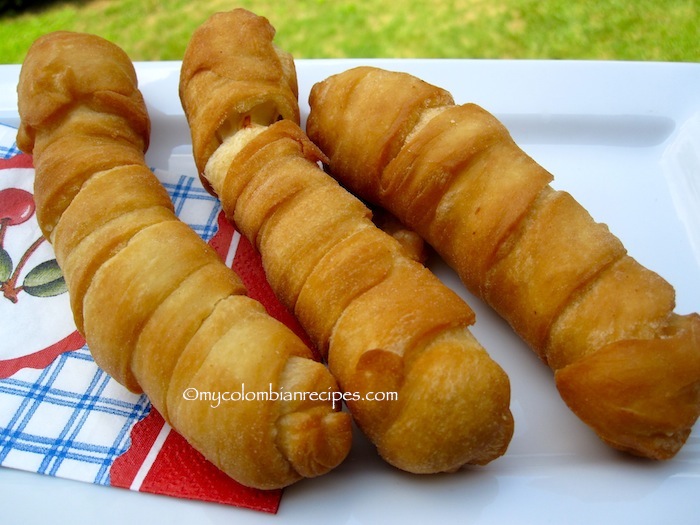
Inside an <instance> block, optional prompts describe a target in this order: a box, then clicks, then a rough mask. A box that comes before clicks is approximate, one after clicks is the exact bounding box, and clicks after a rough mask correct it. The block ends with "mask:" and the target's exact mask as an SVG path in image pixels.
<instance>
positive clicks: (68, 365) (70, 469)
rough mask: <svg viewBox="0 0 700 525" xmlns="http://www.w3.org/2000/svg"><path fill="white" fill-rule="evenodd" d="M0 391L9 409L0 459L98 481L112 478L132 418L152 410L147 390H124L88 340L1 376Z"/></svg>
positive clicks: (1, 435) (126, 444)
mask: <svg viewBox="0 0 700 525" xmlns="http://www.w3.org/2000/svg"><path fill="white" fill-rule="evenodd" d="M77 378H79V380H76V379H77ZM0 396H2V400H3V413H4V412H5V411H6V410H7V409H8V408H10V407H11V408H12V410H13V412H14V413H13V414H11V416H10V417H9V418H7V415H8V414H5V413H4V414H3V416H5V417H2V420H3V426H2V427H1V428H0V464H2V465H6V466H14V467H18V468H22V467H23V466H24V465H27V464H32V465H33V466H34V468H35V470H36V472H38V473H40V474H47V475H51V476H59V477H66V478H71V479H80V480H82V481H89V482H92V483H97V484H108V483H109V468H110V466H111V465H112V462H113V461H114V459H116V458H117V457H118V456H119V455H121V454H122V453H124V452H125V451H126V450H127V449H128V447H129V443H130V441H129V433H130V431H131V428H132V426H133V424H134V423H135V422H136V421H139V420H140V419H141V418H143V417H144V416H145V415H146V414H147V413H148V411H149V410H150V404H149V402H148V400H147V398H146V397H145V396H137V395H134V394H130V393H127V392H125V391H124V390H123V388H122V387H121V386H119V385H118V384H116V382H115V381H114V380H113V379H111V378H110V377H109V376H108V375H107V374H105V373H104V372H103V371H102V370H101V369H99V368H98V367H97V366H96V365H95V363H94V361H93V360H92V357H91V356H90V352H89V350H88V349H87V347H83V348H82V349H80V350H76V351H74V352H67V353H65V354H61V355H60V356H59V357H58V358H56V359H55V360H54V361H53V363H51V365H49V366H48V367H47V368H45V369H43V370H40V371H35V370H31V371H20V372H18V373H17V374H15V376H13V377H10V378H8V379H4V380H2V381H0Z"/></svg>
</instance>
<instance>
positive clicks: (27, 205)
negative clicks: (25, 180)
mask: <svg viewBox="0 0 700 525" xmlns="http://www.w3.org/2000/svg"><path fill="white" fill-rule="evenodd" d="M34 208H35V206H34V198H33V197H32V194H31V193H29V192H28V191H24V190H21V189H19V188H5V189H4V190H0V222H2V223H3V224H4V225H7V226H14V225H17V224H22V223H23V222H25V221H27V220H29V219H30V218H31V216H32V215H34Z"/></svg>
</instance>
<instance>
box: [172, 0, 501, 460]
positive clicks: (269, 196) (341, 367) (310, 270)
mask: <svg viewBox="0 0 700 525" xmlns="http://www.w3.org/2000/svg"><path fill="white" fill-rule="evenodd" d="M273 36H274V29H273V28H272V26H271V25H270V24H269V22H268V21H267V20H266V19H264V18H262V17H259V16H257V15H255V14H253V13H250V12H248V11H245V10H242V9H238V10H234V11H231V12H227V13H219V14H217V15H214V16H213V17H211V18H210V19H209V20H208V21H207V22H206V23H205V24H204V25H203V26H202V27H201V28H200V29H198V30H197V31H196V32H195V33H194V35H193V36H192V39H191V41H190V43H189V45H188V47H187V51H186V53H185V56H184V60H183V65H182V73H181V79H180V97H181V100H182V103H183V107H184V109H185V114H186V115H187V118H188V120H189V124H190V127H191V129H192V142H193V151H194V156H195V161H196V163H197V166H198V168H199V170H200V172H201V174H202V176H203V177H204V178H205V179H206V181H207V184H209V187H210V188H211V189H212V191H213V192H214V193H215V194H216V195H218V196H219V198H220V199H221V202H222V205H223V208H224V210H225V212H226V214H227V216H228V218H229V219H230V220H232V221H233V222H234V223H235V225H236V227H237V228H238V229H239V230H240V231H241V233H242V234H243V235H245V236H246V237H247V238H248V239H249V240H250V241H251V242H252V244H253V245H254V246H255V247H256V248H257V249H258V250H259V251H260V253H261V257H262V261H263V266H264V268H265V272H266V275H267V278H268V280H269V282H270V284H271V286H272V288H273V290H274V291H275V293H276V294H277V295H278V297H280V299H281V300H282V302H283V303H284V304H286V306H287V307H288V308H289V309H290V311H292V312H293V313H294V314H295V315H296V316H297V318H298V319H299V321H300V322H301V324H302V326H303V327H304V328H305V330H306V331H307V332H308V334H309V336H310V338H311V339H312V341H313V342H314V344H315V345H316V346H317V347H318V348H319V350H320V351H321V353H322V355H323V356H324V357H325V358H326V359H327V361H328V365H329V368H330V370H331V372H332V373H333V375H334V376H335V377H336V378H337V380H338V383H339V385H340V387H341V389H342V390H343V391H344V393H345V400H346V401H347V406H348V407H349V410H350V412H351V413H352V415H353V417H354V418H355V421H356V422H357V423H358V426H359V427H360V428H361V429H362V430H363V431H364V432H365V434H366V435H367V436H368V437H369V438H370V440H371V441H372V442H373V443H374V445H375V446H376V447H377V450H378V452H379V454H380V455H381V456H382V457H383V458H384V459H385V460H386V461H388V462H389V463H390V464H392V465H394V466H396V467H398V468H400V469H403V470H406V471H409V472H414V473H435V472H442V471H454V470H457V469H459V468H460V467H461V466H463V465H465V464H485V463H487V462H489V461H491V460H493V459H495V458H497V457H499V456H501V455H502V454H503V453H504V452H505V450H506V447H507V445H508V443H509V441H510V438H511V436H512V432H513V421H512V416H511V413H510V410H509V401H510V386H509V381H508V378H507V376H506V375H505V373H504V372H503V370H502V369H501V368H500V367H499V366H498V365H497V364H496V363H495V362H494V361H493V360H492V359H491V358H490V356H489V355H488V354H487V353H486V351H485V350H484V349H483V347H482V346H481V345H480V344H479V343H478V342H477V340H476V339H475V338H474V336H473V335H472V334H471V333H470V331H469V326H470V325H471V324H472V323H473V321H474V314H473V312H472V311H471V309H470V308H469V307H468V306H467V305H466V304H465V303H464V301H463V300H461V299H460V298H459V296H458V295H457V294H455V293H454V292H453V291H452V290H450V289H449V288H447V287H446V286H444V285H443V284H442V283H441V282H440V281H439V280H438V279H437V278H436V277H435V276H434V275H433V274H432V273H431V272H430V271H429V270H427V269H426V268H425V267H424V266H422V265H421V264H419V263H418V262H417V261H416V260H414V258H413V257H412V256H409V255H408V253H409V252H408V251H407V250H406V248H405V247H403V246H402V245H401V244H400V243H399V242H398V241H397V240H396V239H395V238H393V237H392V236H390V235H389V234H387V233H385V232H383V231H382V230H380V229H378V228H377V227H376V226H375V225H374V224H373V223H372V221H371V214H370V212H369V210H368V208H367V207H366V206H365V205H364V204H363V203H361V202H360V201H359V200H358V199H356V198H355V197H353V196H352V195H350V194H349V193H348V192H347V191H345V190H344V189H343V188H341V187H340V186H339V185H338V184H337V183H336V182H335V181H334V180H333V179H332V178H330V177H329V176H328V175H327V174H326V173H324V171H323V170H322V169H321V167H320V166H319V162H321V161H324V160H326V159H325V157H324V156H323V155H322V154H321V152H320V151H319V150H318V148H316V147H315V146H314V145H313V144H312V143H311V142H310V141H309V139H308V138H307V137H306V135H305V134H304V133H303V131H302V130H301V129H300V128H299V125H298V123H299V112H298V107H297V104H296V96H297V95H296V93H297V91H296V85H295V79H296V76H295V73H294V71H293V61H292V60H291V57H290V56H289V55H288V54H286V53H284V52H283V51H281V50H279V49H277V48H276V47H275V46H274V45H273V42H272V40H273Z"/></svg>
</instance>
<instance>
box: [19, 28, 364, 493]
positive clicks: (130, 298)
mask: <svg viewBox="0 0 700 525" xmlns="http://www.w3.org/2000/svg"><path fill="white" fill-rule="evenodd" d="M18 95H19V98H18V103H19V113H20V117H21V126H20V129H19V132H18V137H17V141H18V145H19V147H20V148H21V149H22V150H23V151H25V152H27V153H32V154H33V155H34V164H35V171H36V180H35V198H36V203H37V217H38V220H39V224H40V227H41V229H42V231H43V232H44V235H45V236H46V237H47V239H48V240H49V241H50V242H51V243H52V244H53V247H54V250H55V252H56V258H57V261H58V263H59V265H60V267H61V269H62V270H63V273H64V276H65V279H66V283H67V285H68V290H69V294H70V301H71V307H72V310H73V313H74V318H75V321H76V325H77V327H78V329H79V330H80V332H81V333H82V334H83V335H84V336H85V338H86V341H87V344H88V346H89V348H90V351H91V353H92V355H93V357H94V359H95V361H96V363H97V364H98V365H99V366H100V367H102V368H103V369H104V370H105V371H106V372H107V373H109V374H110V375H111V376H113V377H114V379H116V380H117V381H119V382H120V383H121V384H123V385H124V386H126V387H127V388H128V389H130V390H131V391H133V392H136V393H141V392H145V393H146V394H147V395H148V397H149V398H150V400H151V402H152V403H153V406H155V407H156V408H157V409H158V411H159V412H160V413H161V414H162V415H163V417H164V418H165V419H166V421H167V422H168V423H170V424H171V425H172V427H173V428H174V429H175V430H177V431H178V432H179V433H180V434H182V436H183V437H185V438H186V439H187V440H188V441H189V442H190V443H191V444H192V445H193V446H194V447H195V448H196V449H197V450H199V451H200V452H201V453H202V454H203V455H204V456H205V457H206V458H208V459H209V460H210V461H211V462H213V463H214V464H215V465H216V466H217V467H219V468H220V469H222V470H223V471H224V472H226V473H227V474H228V475H230V476H231V477H233V478H234V479H235V480H237V481H238V482H240V483H242V484H244V485H247V486H251V487H256V488H262V489H273V488H281V487H284V486H287V485H289V484H291V483H293V482H295V481H297V480H299V479H301V478H303V477H313V476H317V475H320V474H323V473H326V472H328V471H329V470H330V469H332V468H333V467H335V466H336V465H338V464H339V463H340V462H341V461H342V460H343V459H344V458H345V456H346V455H347V453H348V451H349V448H350V442H351V425H350V422H351V420H350V417H349V416H348V415H347V414H345V413H342V412H340V411H339V408H340V405H339V404H338V403H336V404H335V406H334V403H333V399H332V395H333V394H334V393H335V394H337V393H338V390H337V383H336V381H335V379H334V378H333V377H332V376H331V374H330V373H329V372H328V370H327V369H326V367H325V366H324V365H323V364H322V363H319V362H317V361H315V360H313V358H312V353H311V350H310V349H309V348H308V347H307V346H306V345H305V344H304V343H302V341H301V340H300V339H299V338H298V337H297V336H296V335H294V333H293V332H292V331H291V330H290V329H288V328H287V327H286V326H285V325H283V324H282V323H280V322H278V321H276V320H275V319H273V318H272V317H270V316H269V315H268V314H267V312H266V311H265V309H264V307H263V306H262V305H261V304H260V303H258V302H256V301H254V300H252V299H250V298H249V297H247V296H246V295H245V288H244V287H243V285H242V283H241V280H240V279H239V278H238V276H237V275H236V274H234V273H233V271H232V270H231V269H229V268H228V267H226V266H225V265H224V263H223V262H222V261H221V260H220V259H219V257H218V255H217V254H216V252H214V250H213V249H211V248H210V247H209V246H208V245H207V244H206V243H205V242H204V241H203V240H202V239H201V238H200V237H199V236H197V234H196V233H195V232H194V231H193V230H192V229H191V228H190V227H189V226H188V225H186V224H185V223H184V222H181V221H180V220H179V219H178V218H177V217H176V215H175V213H174V211H173V206H172V203H171V201H170V198H169V196H168V194H167V192H166V191H165V188H164V187H163V186H162V185H161V184H160V182H159V181H158V180H157V178H156V177H155V175H153V173H152V172H151V171H150V170H149V168H148V167H147V166H146V164H145V160H144V152H145V151H146V148H147V147H148V142H149V130H150V122H149V118H148V114H147V111H146V106H145V104H144V100H143V97H142V95H141V93H140V91H139V90H138V88H137V79H136V74H135V71H134V68H133V65H132V63H131V62H130V60H129V58H128V57H127V56H126V54H125V53H124V52H123V51H122V50H121V49H120V48H118V47H117V46H115V45H114V44H112V43H110V42H108V41H106V40H104V39H102V38H99V37H97V36H93V35H87V34H81V33H70V32H56V33H50V34H48V35H45V36H43V37H41V38H39V39H38V40H37V41H36V42H35V43H34V44H33V45H32V46H31V48H30V49H29V52H28V54H27V57H26V59H25V61H24V64H23V66H22V69H21V73H20V79H19V86H18ZM243 392H247V393H248V395H246V396H245V397H244V395H243ZM283 393H284V394H287V395H285V396H282V395H281V394H283ZM200 394H202V395H201V396H200ZM236 394H237V395H238V396H239V397H238V398H236V397H234V396H235V395H236ZM249 394H253V395H254V397H252V398H251V397H249ZM258 394H264V395H267V398H265V397H264V396H263V395H261V396H258ZM272 394H279V399H275V398H273V396H272ZM311 394H313V395H311ZM221 398H223V399H227V400H228V401H227V402H224V401H221V402H220V403H214V401H213V400H214V399H221Z"/></svg>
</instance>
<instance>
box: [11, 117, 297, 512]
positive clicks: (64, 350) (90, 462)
mask: <svg viewBox="0 0 700 525" xmlns="http://www.w3.org/2000/svg"><path fill="white" fill-rule="evenodd" d="M16 133H17V130H16V129H14V128H12V127H9V126H4V125H1V124H0V224H1V226H0V228H1V229H0V286H2V292H0V465H2V466H3V467H8V468H16V469H22V470H27V471H31V472H36V473H38V474H44V475H49V476H56V477H62V478H69V479H73V480H80V481H84V482H88V483H96V484H100V485H108V486H112V487H120V488H125V489H130V490H134V491H140V492H149V493H155V494H163V495H168V496H173V497H179V498H187V499H195V500H202V501H208V502H215V503H221V504H226V505H233V506H238V507H245V508H248V509H254V510H258V511H262V512H267V513H276V512H277V510H278V508H279V504H280V500H281V497H282V491H281V490H271V491H262V490H256V489H250V488H247V487H244V486H242V485H240V484H238V483H236V482H235V481H233V480H232V479H231V478H229V477H228V476H226V475H225V474H223V473H222V472H221V471H220V470H218V469H217V468H216V467H214V466H213V465H212V464H211V463H209V462H208V461H207V460H206V459H205V458H204V457H203V456H202V455H201V454H199V453H198V452H197V451H195V450H194V449H193V448H192V447H191V446H190V445H189V444H188V443H187V442H186V441H185V440H184V439H183V438H182V437H181V436H180V435H179V434H177V432H175V431H174V430H173V429H172V428H170V426H169V425H167V423H165V422H164V420H163V418H162V417H161V415H160V414H158V412H157V411H156V410H155V409H154V408H153V407H152V406H151V405H150V403H149V401H148V399H147V398H146V397H145V396H143V395H141V396H139V395H135V394H133V393H131V392H129V391H127V390H126V389H125V388H124V387H122V386H121V385H119V384H118V383H117V382H116V381H114V380H113V379H112V378H111V377H110V376H108V375H107V374H106V373H104V372H103V371H102V370H101V369H100V368H99V367H97V366H96V365H95V363H94V361H93V360H92V357H91V355H90V351H89V349H88V347H87V346H86V344H85V341H84V339H83V338H82V336H81V335H80V334H79V333H78V332H77V331H76V328H75V324H74V322H73V318H72V314H71V311H70V304H69V301H68V294H67V292H66V287H65V283H64V281H63V277H62V275H61V273H60V269H59V268H58V266H57V264H56V260H55V257H54V254H53V251H52V248H51V246H50V245H49V243H48V242H46V241H45V240H44V239H43V238H42V236H41V231H40V230H39V226H38V224H37V222H36V215H35V208H34V201H33V197H32V187H33V179H34V170H33V167H32V158H31V156H29V155H25V154H22V153H21V152H20V151H19V150H18V149H17V146H16V144H15V137H16ZM154 173H155V174H156V176H157V177H158V178H159V180H160V181H161V182H162V183H163V185H164V186H165V188H166V189H167V190H168V193H169V194H170V196H171V198H172V200H173V204H174V207H175V210H176V213H177V214H178V216H179V217H180V219H182V220H183V221H184V222H186V223H187V224H189V225H190V226H191V227H192V228H193V229H194V230H195V231H196V232H197V233H198V234H199V235H200V236H201V237H202V239H204V240H205V241H207V242H208V243H209V244H210V245H211V246H212V247H213V248H214V249H215V250H216V251H217V253H218V254H219V255H220V256H221V258H222V260H224V261H225V262H226V264H227V265H229V266H231V267H233V268H234V269H235V270H236V271H237V273H238V274H239V275H240V276H241V277H242V279H243V281H244V283H245V284H246V286H247V287H248V290H249V295H251V296H252V297H254V298H256V299H258V300H259V301H260V302H262V304H263V305H264V306H265V307H266V308H267V310H268V312H269V313H270V314H271V315H273V316H274V317H276V318H277V319H279V320H280V321H282V322H284V323H286V324H287V325H288V326H289V327H290V328H291V329H292V330H294V331H295V332H296V333H297V334H298V335H299V336H300V337H302V338H304V339H305V340H306V341H307V342H308V339H307V337H306V335H305V334H304V332H303V329H302V328H301V327H300V325H299V324H298V322H297V321H296V319H295V318H294V317H293V316H292V315H291V314H290V313H289V312H288V311H287V310H286V309H285V307H284V306H283V305H282V304H281V303H280V302H279V301H278V300H277V298H276V297H275V295H274V293H273V292H272V290H271V288H270V286H269V284H268V283H267V281H266V280H265V275H264V272H263V269H262V265H261V262H260V258H259V255H258V254H257V252H256V251H255V249H254V248H253V246H252V245H251V244H250V243H249V242H248V241H247V240H246V239H245V238H244V237H241V235H240V234H239V233H238V232H237V231H235V230H234V228H233V227H232V226H231V225H230V224H229V223H228V221H226V219H225V217H224V215H223V213H222V211H221V207H220V204H219V203H218V201H217V200H216V199H214V198H213V197H212V196H211V195H209V194H208V193H207V192H206V190H205V189H204V188H203V187H202V185H201V183H200V181H199V179H198V178H196V177H192V176H187V175H178V174H176V173H171V172H169V171H162V170H154Z"/></svg>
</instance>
